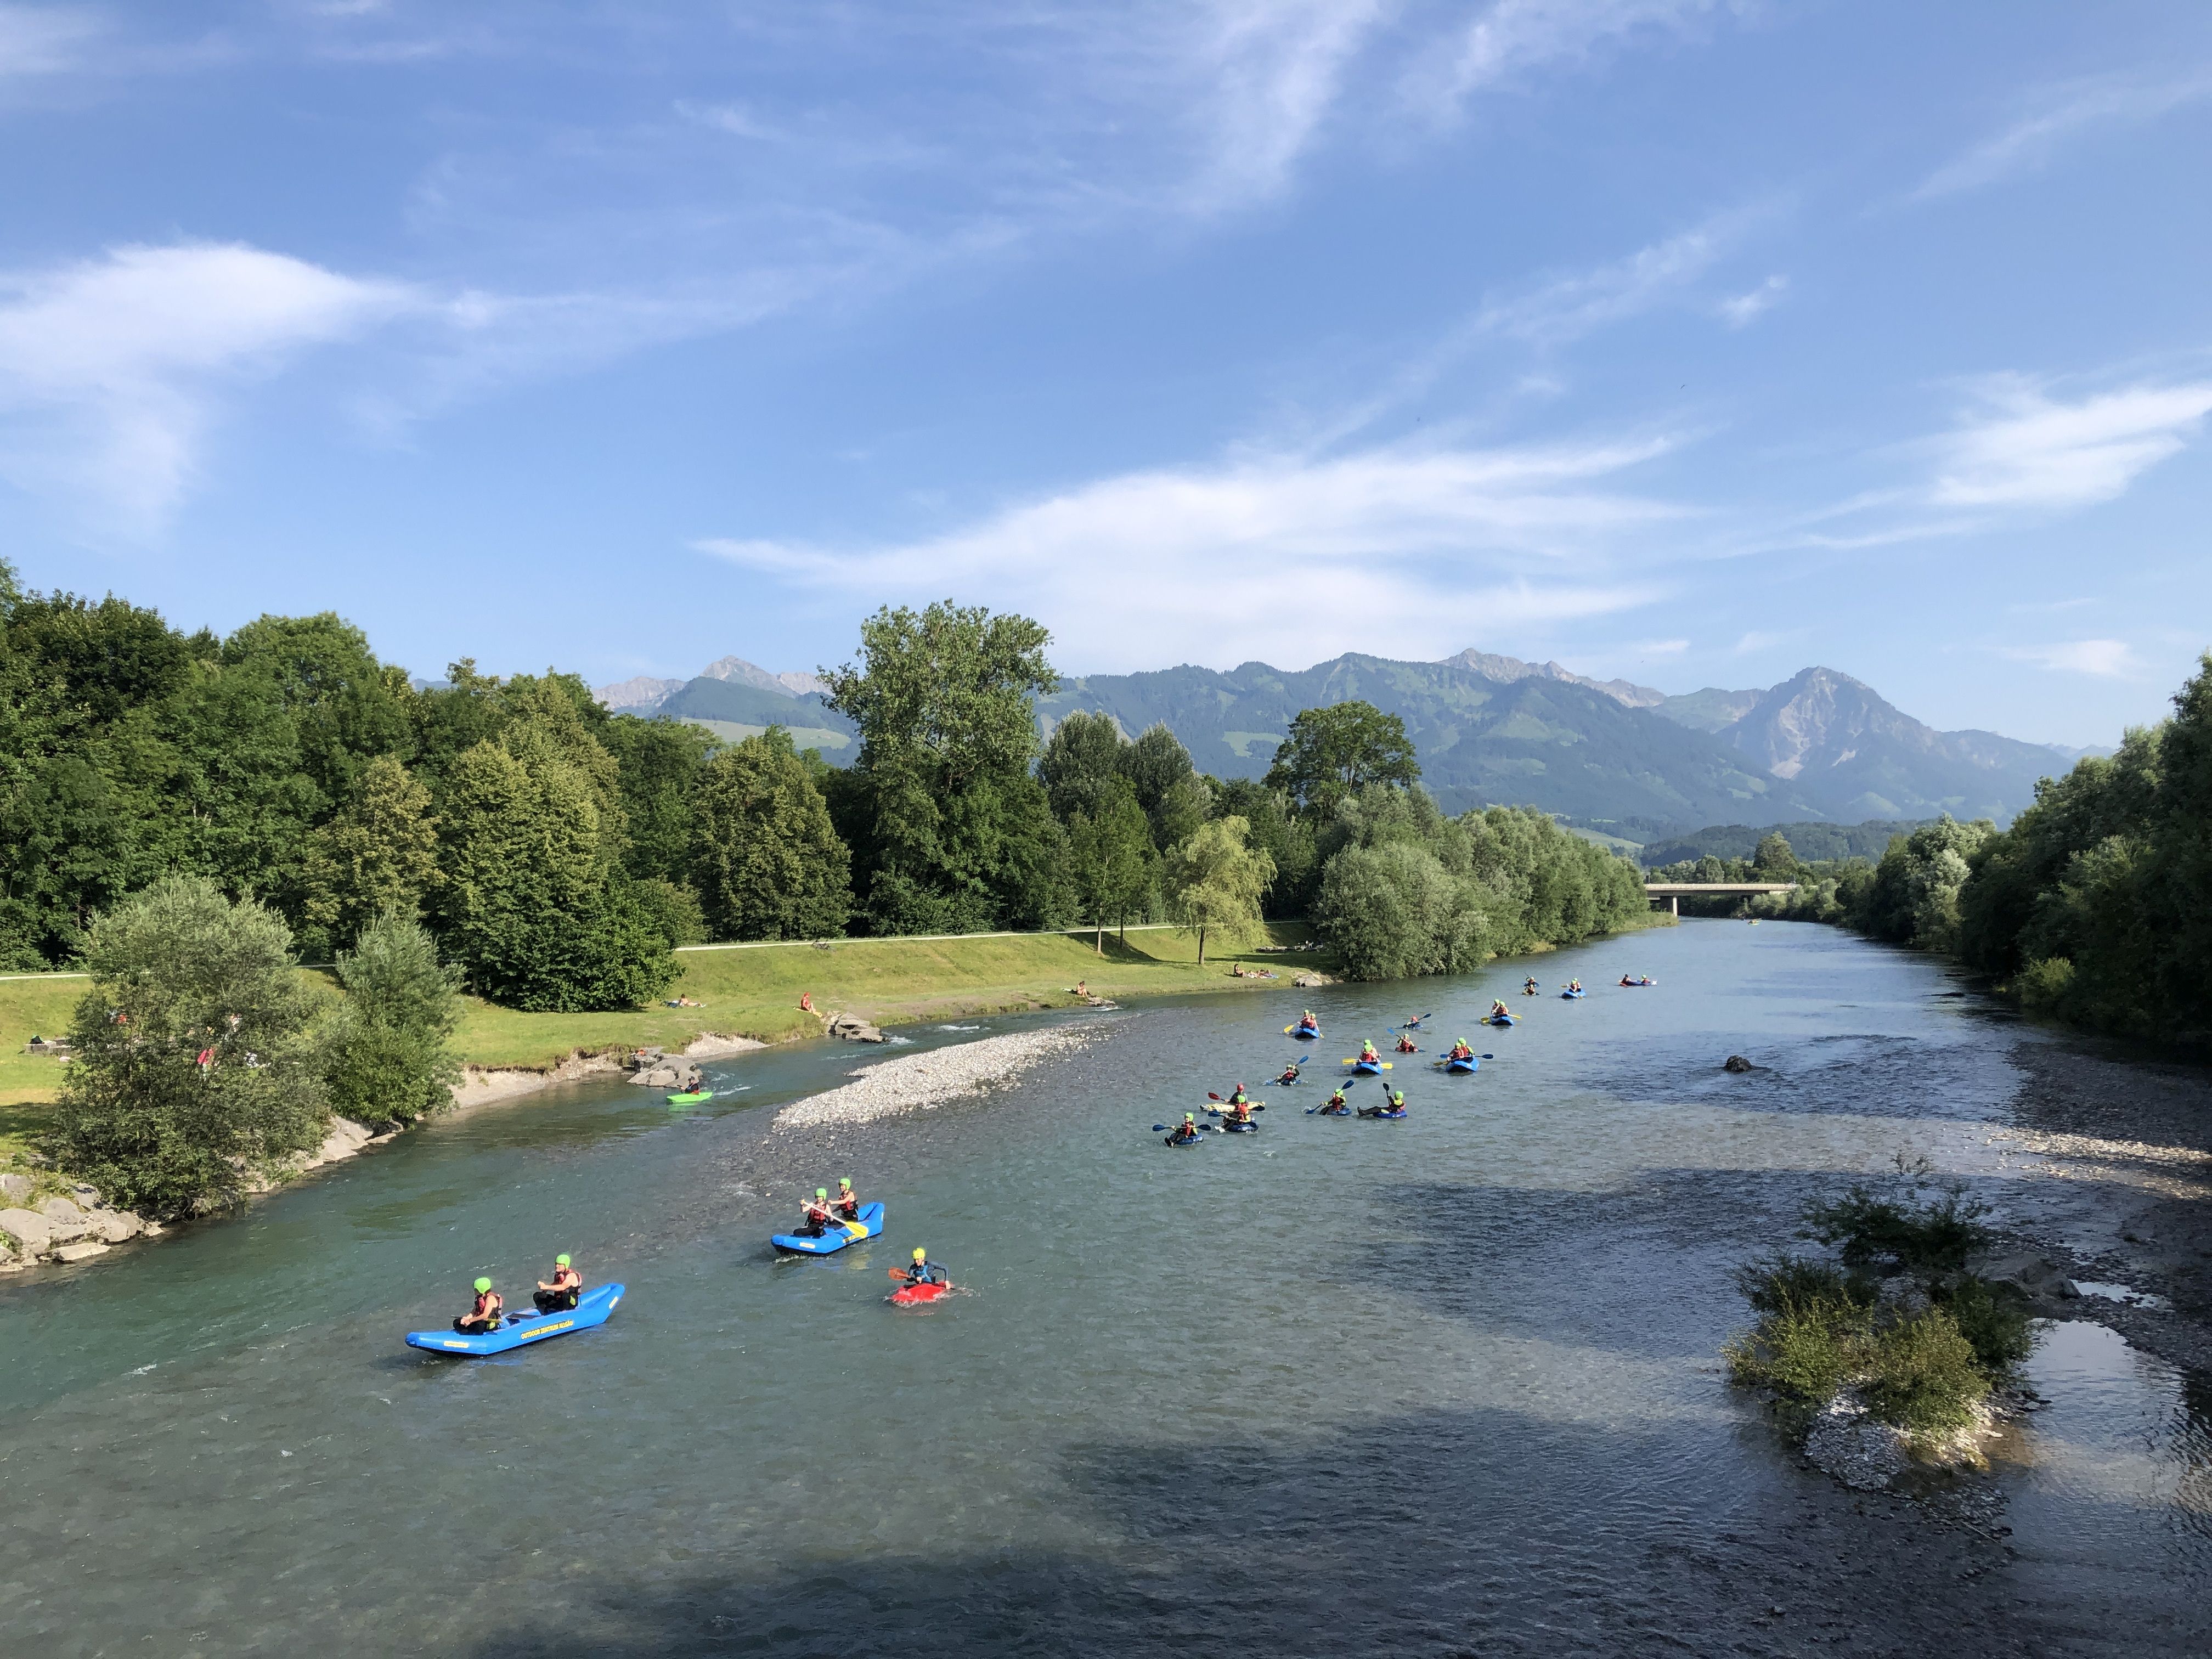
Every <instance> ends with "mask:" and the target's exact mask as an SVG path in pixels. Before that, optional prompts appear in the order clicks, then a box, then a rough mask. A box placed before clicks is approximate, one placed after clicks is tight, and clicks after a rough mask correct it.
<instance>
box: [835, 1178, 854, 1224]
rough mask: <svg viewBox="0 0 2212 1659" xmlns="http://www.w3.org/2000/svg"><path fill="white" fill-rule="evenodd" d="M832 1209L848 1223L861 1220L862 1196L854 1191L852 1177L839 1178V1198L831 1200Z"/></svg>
mask: <svg viewBox="0 0 2212 1659" xmlns="http://www.w3.org/2000/svg"><path fill="white" fill-rule="evenodd" d="M829 1207H830V1208H831V1209H832V1210H833V1211H835V1212H836V1213H837V1214H839V1215H841V1216H842V1217H843V1218H845V1219H846V1220H848V1221H858V1220H859V1219H860V1194H858V1193H856V1192H854V1190H853V1177H852V1176H838V1177H837V1196H836V1198H835V1199H833V1200H830V1205H829Z"/></svg>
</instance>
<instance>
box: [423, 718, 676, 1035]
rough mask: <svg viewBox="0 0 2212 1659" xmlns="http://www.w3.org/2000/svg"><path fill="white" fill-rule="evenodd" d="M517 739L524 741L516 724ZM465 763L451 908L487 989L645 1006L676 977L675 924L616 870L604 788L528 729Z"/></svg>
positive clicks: (606, 1005)
mask: <svg viewBox="0 0 2212 1659" xmlns="http://www.w3.org/2000/svg"><path fill="white" fill-rule="evenodd" d="M507 738H509V739H515V738H518V733H517V732H514V731H510V732H508V733H507ZM517 746H518V747H519V748H520V750H522V753H521V754H517V753H515V752H513V750H509V749H508V748H507V747H506V746H505V744H504V743H490V742H485V743H480V744H477V746H476V747H475V748H473V749H471V750H466V751H465V752H464V753H463V754H462V755H460V756H459V757H458V758H457V759H456V760H455V762H454V763H453V772H452V775H451V778H450V779H449V781H448V787H447V801H446V810H445V813H444V832H445V833H444V852H445V861H444V876H445V880H444V883H443V884H442V886H441V892H440V902H439V908H440V913H441V921H442V928H441V932H442V934H443V937H444V939H445V940H446V943H447V947H448V948H449V949H450V950H451V951H452V952H453V955H454V956H455V957H458V958H459V961H460V962H461V963H462V964H463V965H464V967H465V969H466V970H467V974H468V979H469V982H470V983H471V985H472V986H473V987H475V988H476V990H477V992H478V993H479V994H482V995H483V996H486V997H489V998H490V999H491V1000H494V1001H495V1002H502V1003H505V1004H507V1006H511V1007H515V1008H521V1009H526V1010H529V1011H532V1012H575V1011H580V1010H588V1009H611V1008H629V1007H635V1006H637V1005H638V1004H640V1003H641V1002H646V1001H649V1000H652V999H653V998H654V997H656V996H658V995H659V994H660V993H661V992H662V991H664V990H665V989H666V988H667V987H668V986H669V985H670V984H671V982H672V981H674V979H675V977H676V961H675V958H674V957H672V956H671V955H670V954H669V945H668V939H667V934H666V932H665V928H664V927H663V926H662V925H661V924H660V921H659V919H658V918H657V917H656V915H655V914H654V913H653V911H652V910H651V909H650V908H647V906H646V905H645V904H643V903H641V901H640V900H639V898H638V896H636V895H635V893H633V892H632V891H631V890H630V884H629V881H628V879H627V878H624V877H623V875H622V874H621V872H619V871H618V870H616V869H613V868H611V867H610V862H611V861H610V860H608V858H607V857H606V854H605V848H604V845H603V842H602V840H601V822H600V817H599V802H600V800H601V799H602V797H601V794H600V792H599V790H598V789H597V788H596V787H594V781H593V779H592V777H591V776H590V775H587V774H586V773H585V772H584V771H582V770H581V769H579V768H578V767H576V766H574V765H572V764H570V763H568V761H567V760H566V759H565V758H564V757H562V754H561V753H560V751H559V750H558V748H557V747H556V745H554V744H550V743H548V742H546V741H545V740H544V738H542V737H538V736H536V735H533V734H532V733H530V732H527V731H524V732H520V734H519V741H518V744H517Z"/></svg>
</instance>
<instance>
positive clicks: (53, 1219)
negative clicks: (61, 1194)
mask: <svg viewBox="0 0 2212 1659" xmlns="http://www.w3.org/2000/svg"><path fill="white" fill-rule="evenodd" d="M39 1213H40V1215H42V1216H44V1217H45V1218H46V1236H47V1237H48V1238H50V1239H51V1240H52V1242H53V1243H57V1244H66V1243H69V1242H70V1240H71V1239H73V1238H82V1237H84V1236H85V1235H86V1234H87V1233H88V1232H90V1231H92V1218H91V1217H90V1216H88V1215H87V1214H86V1213H85V1212H83V1211H82V1210H80V1209H78V1208H77V1206H76V1205H74V1204H72V1203H70V1201H69V1200H67V1199H65V1198H50V1199H48V1200H46V1202H45V1203H43V1204H41V1205H40V1206H39Z"/></svg>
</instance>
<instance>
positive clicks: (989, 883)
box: [823, 603, 1061, 933]
mask: <svg viewBox="0 0 2212 1659" xmlns="http://www.w3.org/2000/svg"><path fill="white" fill-rule="evenodd" d="M1049 637H1050V636H1049V635H1048V634H1047V633H1046V632H1045V630H1044V629H1043V628H1042V627H1041V626H1039V625H1038V624H1037V623H1034V622H1031V621H1030V619H1029V618H1027V617H1016V616H994V615H992V614H991V613H990V612H989V611H986V610H984V609H982V608H981V607H973V608H963V607H961V606H957V605H951V604H950V603H939V604H935V605H930V606H928V607H927V609H926V610H924V611H920V612H916V611H910V610H908V609H907V608H905V607H904V606H901V607H899V608H898V609H896V610H891V609H889V608H886V609H884V610H882V611H878V612H877V613H876V614H875V615H874V616H873V617H870V618H869V619H868V620H867V621H866V622H865V623H862V624H861V629H860V652H861V660H860V663H859V664H858V665H854V664H849V663H848V664H847V665H845V666H843V667H842V668H839V669H836V670H835V671H828V672H825V673H824V675H823V678H824V680H825V681H826V682H827V683H828V684H829V691H828V693H827V695H826V696H825V698H824V701H826V702H828V703H829V706H830V707H831V708H836V709H837V710H838V711H839V712H840V713H842V714H844V715H846V716H847V717H848V719H850V720H852V721H853V722H854V725H855V726H858V727H859V729H860V752H859V754H858V756H857V757H856V758H855V761H854V772H855V773H856V774H857V776H856V777H855V779H854V787H853V788H852V789H851V791H850V792H849V793H846V794H845V795H844V796H843V799H842V800H841V810H842V814H843V817H844V822H845V823H848V824H849V825H850V827H851V845H852V849H853V854H854V863H855V866H856V871H855V873H856V875H857V877H858V878H859V884H860V887H861V889H862V891H861V895H860V903H861V908H862V910H863V912H864V914H865V915H866V918H867V920H868V922H869V925H870V927H871V928H872V931H875V932H878V933H957V932H975V931H980V930H982V929H986V928H988V927H992V926H994V925H996V924H998V923H1000V922H1002V921H1011V922H1015V923H1017V924H1018V923H1021V922H1027V923H1029V925H1036V917H1037V916H1038V915H1040V914H1041V913H1042V914H1048V913H1049V912H1050V910H1051V909H1052V908H1054V905H1055V904H1056V903H1057V902H1059V900H1058V895H1059V893H1060V884H1059V883H1058V882H1057V881H1056V880H1055V878H1054V857H1055V855H1057V854H1059V851H1060V846H1061V843H1060V838H1059V832H1058V826H1057V824H1056V823H1054V820H1053V818H1052V815H1051V806H1050V802H1049V800H1048V796H1047V794H1046V792H1045V790H1044V788H1043V787H1042V786H1041V785H1039V784H1038V783H1037V782H1036V780H1035V779H1034V778H1032V777H1031V776H1030V761H1031V760H1032V759H1033V758H1034V757H1035V756H1036V698H1037V696H1038V695H1039V694H1040V693H1042V692H1047V691H1050V690H1054V689H1056V688H1057V686H1058V684H1059V680H1058V678H1057V677H1056V676H1055V675H1054V673H1053V671H1052V669H1051V666H1050V665H1048V663H1047V662H1046V661H1045V658H1044V647H1045V645H1046V643H1047V642H1048V639H1049Z"/></svg>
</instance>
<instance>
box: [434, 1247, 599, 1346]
mask: <svg viewBox="0 0 2212 1659" xmlns="http://www.w3.org/2000/svg"><path fill="white" fill-rule="evenodd" d="M476 1293H477V1299H476V1303H475V1305H473V1306H472V1307H471V1308H470V1310H468V1311H467V1312H466V1313H465V1314H463V1315H462V1316H460V1317H459V1319H456V1320H455V1321H454V1322H453V1328H454V1329H455V1330H456V1331H458V1332H459V1333H460V1334H462V1335H463V1336H480V1335H482V1334H484V1333H485V1332H488V1331H495V1330H497V1329H498V1328H500V1322H501V1321H502V1320H503V1319H505V1318H506V1316H507V1298H506V1297H503V1296H501V1294H500V1293H499V1292H498V1291H495V1290H494V1289H493V1288H492V1283H491V1280H490V1279H486V1278H483V1277H481V1276H479V1277H478V1279H477V1282H476ZM583 1294H584V1276H583V1274H581V1273H578V1272H577V1271H576V1266H575V1263H574V1261H571V1260H570V1259H569V1257H568V1254H567V1252H565V1251H564V1252H562V1254H561V1255H556V1256H555V1257H554V1258H553V1278H552V1280H551V1282H550V1283H548V1282H547V1281H546V1280H544V1279H539V1280H538V1288H537V1289H536V1290H535V1291H532V1292H531V1300H532V1302H534V1303H536V1304H537V1305H538V1312H539V1313H542V1314H548V1313H566V1312H568V1311H570V1310H573V1309H574V1307H575V1305H576V1303H577V1301H578V1299H579V1298H580V1297H582V1296H583ZM516 1317H517V1318H527V1317H529V1316H528V1315H526V1314H518V1315H517V1316H516Z"/></svg>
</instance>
